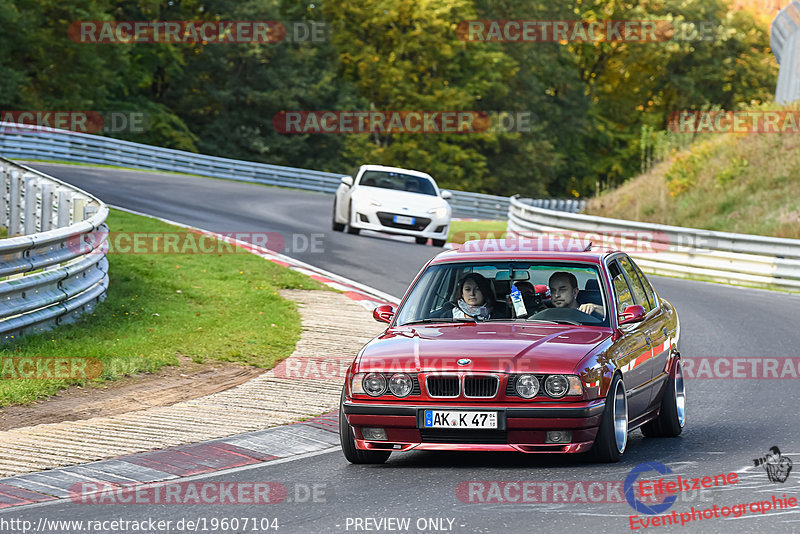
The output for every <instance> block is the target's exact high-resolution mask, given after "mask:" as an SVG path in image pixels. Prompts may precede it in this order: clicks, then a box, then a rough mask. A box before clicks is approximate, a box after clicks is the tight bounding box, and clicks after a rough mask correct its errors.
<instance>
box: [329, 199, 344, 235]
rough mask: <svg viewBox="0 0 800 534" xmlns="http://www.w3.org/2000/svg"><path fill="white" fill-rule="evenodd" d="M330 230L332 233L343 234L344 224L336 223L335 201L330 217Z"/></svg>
mask: <svg viewBox="0 0 800 534" xmlns="http://www.w3.org/2000/svg"><path fill="white" fill-rule="evenodd" d="M331 228H332V229H333V231H334V232H344V224H342V223H338V222H336V199H335V198H334V199H333V216H332V217H331Z"/></svg>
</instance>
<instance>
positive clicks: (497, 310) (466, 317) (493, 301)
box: [396, 261, 609, 326]
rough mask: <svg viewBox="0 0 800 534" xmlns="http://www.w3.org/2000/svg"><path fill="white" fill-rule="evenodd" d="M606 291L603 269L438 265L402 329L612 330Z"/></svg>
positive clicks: (420, 287) (412, 299)
mask: <svg viewBox="0 0 800 534" xmlns="http://www.w3.org/2000/svg"><path fill="white" fill-rule="evenodd" d="M601 288H602V284H601V283H600V277H599V274H598V269H597V266H595V265H592V264H589V263H575V262H573V263H564V262H554V261H548V262H531V261H524V262H521V261H503V262H491V263H448V264H439V265H432V266H430V267H429V268H428V269H427V270H426V271H425V272H424V273H423V274H422V276H421V277H420V278H419V280H417V282H416V284H415V285H414V287H413V289H412V290H411V293H410V295H409V296H408V298H407V299H406V301H405V302H404V303H403V305H402V307H401V308H400V309H399V310H398V314H397V323H396V324H397V325H398V326H402V325H406V324H418V323H434V322H460V321H520V322H525V321H529V322H535V321H542V322H551V323H559V324H577V325H591V326H608V325H609V318H608V312H607V310H608V309H609V307H608V304H607V298H606V295H605V293H604V291H603V290H602V289H601ZM551 290H552V291H551Z"/></svg>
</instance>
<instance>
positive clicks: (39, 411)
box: [0, 357, 265, 431]
mask: <svg viewBox="0 0 800 534" xmlns="http://www.w3.org/2000/svg"><path fill="white" fill-rule="evenodd" d="M179 360H180V365H179V366H176V367H164V368H163V369H161V370H160V371H158V372H157V373H154V374H145V373H140V374H138V375H136V376H133V377H126V378H123V379H121V380H117V381H114V382H105V383H102V384H92V385H90V386H87V387H79V386H73V387H70V388H68V389H65V390H63V391H61V392H60V393H58V394H57V395H54V396H52V397H48V398H47V399H43V400H40V401H37V402H34V403H32V404H29V405H26V406H6V407H4V408H0V431H3V430H10V429H12V428H21V427H26V426H33V425H40V424H43V423H58V422H61V421H78V420H80V419H90V418H92V417H105V416H109V415H117V414H121V413H126V412H133V411H136V410H142V409H145V408H151V407H154V406H169V405H171V404H175V403H177V402H181V401H185V400H190V399H196V398H198V397H203V396H205V395H210V394H212V393H217V392H218V391H223V390H226V389H229V388H232V387H234V386H238V385H239V384H241V383H243V382H246V381H247V380H250V379H251V378H253V377H255V376H258V375H260V374H262V373H263V372H265V369H258V368H255V367H243V366H241V365H237V364H234V363H225V362H210V363H195V362H193V361H192V360H191V359H189V358H183V357H181V358H179Z"/></svg>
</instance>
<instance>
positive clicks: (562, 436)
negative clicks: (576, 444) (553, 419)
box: [544, 430, 572, 443]
mask: <svg viewBox="0 0 800 534" xmlns="http://www.w3.org/2000/svg"><path fill="white" fill-rule="evenodd" d="M544 441H545V443H569V442H570V441H572V432H570V431H569V430H552V431H550V432H548V433H547V437H546V438H545V440H544Z"/></svg>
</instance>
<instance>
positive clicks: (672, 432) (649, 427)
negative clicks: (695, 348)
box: [642, 358, 686, 438]
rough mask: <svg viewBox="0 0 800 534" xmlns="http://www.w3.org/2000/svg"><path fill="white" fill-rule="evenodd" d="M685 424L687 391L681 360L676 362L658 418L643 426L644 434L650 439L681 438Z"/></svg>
mask: <svg viewBox="0 0 800 534" xmlns="http://www.w3.org/2000/svg"><path fill="white" fill-rule="evenodd" d="M685 424H686V389H685V382H684V379H683V364H682V363H681V360H680V358H679V359H678V360H677V361H676V362H675V371H674V372H672V373H670V377H669V379H668V380H667V387H666V389H665V390H664V397H663V398H662V399H661V410H660V411H659V413H658V417H656V418H655V419H653V420H652V421H650V422H649V423H646V424H644V425H643V426H642V434H644V435H645V436H647V437H648V438H674V437H675V436H680V434H681V432H683V427H684V425H685Z"/></svg>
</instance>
